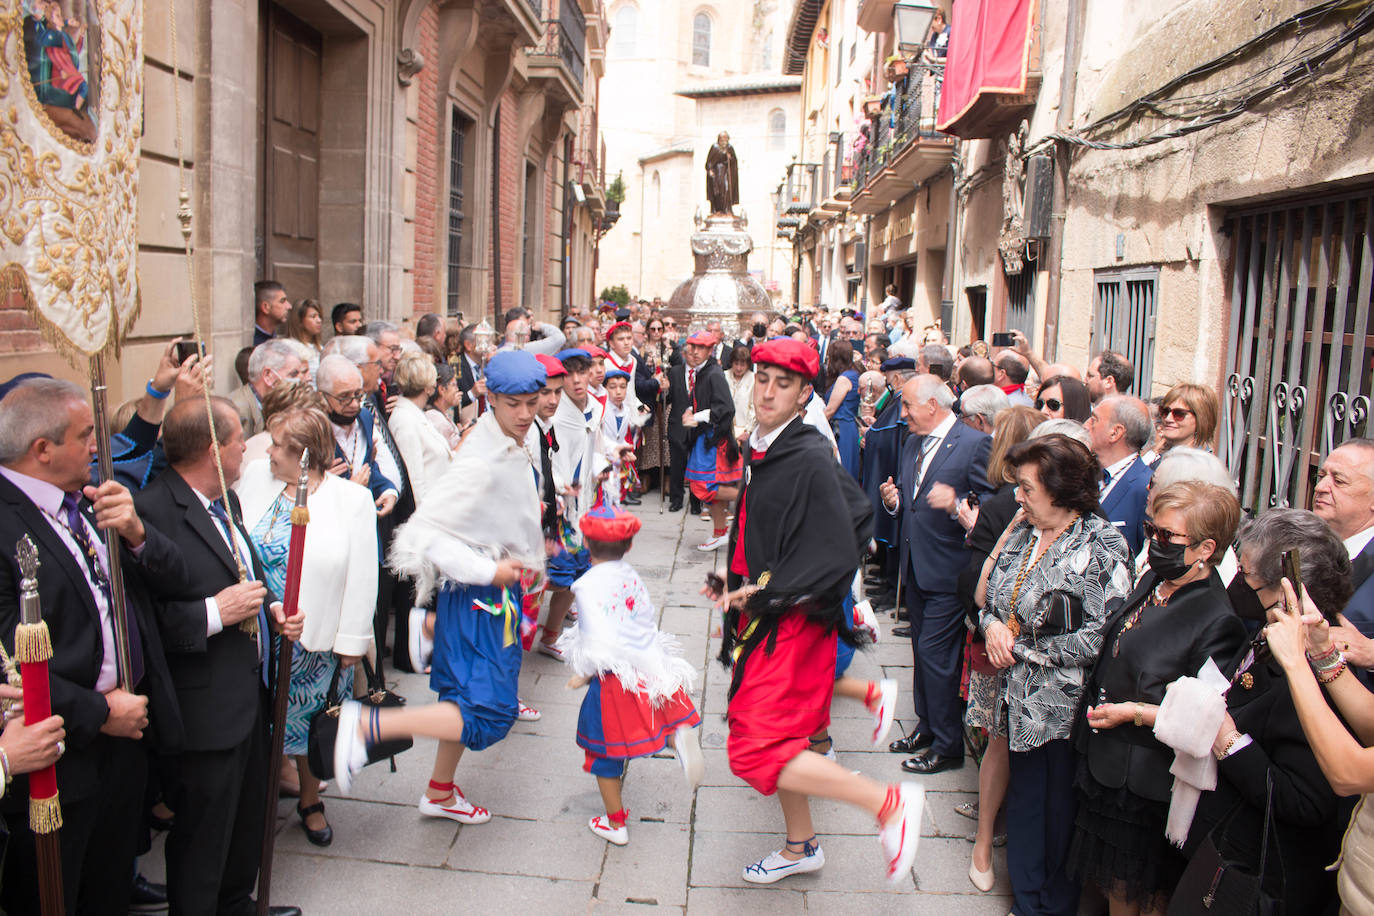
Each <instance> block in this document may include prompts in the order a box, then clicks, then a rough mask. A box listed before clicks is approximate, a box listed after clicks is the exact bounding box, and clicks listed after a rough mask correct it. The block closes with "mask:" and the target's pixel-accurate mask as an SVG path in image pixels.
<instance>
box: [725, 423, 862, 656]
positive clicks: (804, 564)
mask: <svg viewBox="0 0 1374 916" xmlns="http://www.w3.org/2000/svg"><path fill="white" fill-rule="evenodd" d="M746 451H747V450H746ZM740 499H741V503H740V505H741V507H742V512H741V513H740V514H741V515H743V517H744V519H745V524H744V533H743V538H744V559H745V565H746V566H747V567H748V569H749V579H750V580H751V581H753V582H758V581H759V579H760V578H761V577H762V576H763V575H764V573H768V581H767V584H766V585H765V586H764V587H763V588H761V589H759V591H758V592H756V593H755V594H754V595H753V596H752V597H751V598H750V599H749V601H748V602H747V604H746V606H745V611H746V612H747V613H748V614H749V616H750V618H751V619H757V620H758V622H759V625H758V626H757V627H755V628H754V635H753V636H751V637H750V638H749V640H748V641H747V642H748V643H750V644H751V645H749V646H746V647H745V651H746V652H747V651H750V650H751V649H752V647H753V646H755V645H758V644H759V643H761V642H762V641H763V640H767V641H768V643H769V644H771V643H772V641H773V638H774V637H775V636H776V633H777V626H778V621H779V619H780V618H781V617H782V615H783V614H786V613H790V612H801V613H805V614H807V615H809V616H811V617H814V618H816V619H818V620H820V621H822V622H824V623H826V624H827V625H829V626H832V627H837V628H838V629H839V631H840V634H841V638H844V639H846V640H847V641H850V642H852V641H853V639H852V637H850V636H849V629H848V628H847V627H841V626H840V623H841V622H842V619H843V613H844V611H843V608H842V607H841V604H842V602H843V601H844V597H845V594H846V593H847V592H848V590H849V587H850V585H851V584H852V582H853V579H854V573H855V572H856V571H857V570H858V568H859V563H860V561H861V560H862V558H863V553H864V551H865V550H866V549H867V547H868V542H869V540H870V539H871V538H872V536H873V507H872V506H871V505H870V504H869V501H868V497H867V496H866V495H865V494H864V491H863V490H861V489H860V488H859V485H858V484H857V483H855V481H854V478H853V477H851V476H850V475H849V472H847V471H846V470H845V469H844V468H843V467H841V466H840V464H839V462H837V461H836V460H835V453H834V450H833V449H832V448H831V446H830V443H829V441H827V440H826V438H825V437H824V436H822V435H821V434H820V433H819V432H817V431H816V430H815V429H813V428H812V427H810V426H807V425H806V423H805V422H803V420H802V418H801V417H800V416H799V417H796V418H795V419H793V420H792V422H791V423H789V424H788V425H787V427H786V428H784V429H783V431H782V432H781V433H779V434H778V437H777V439H775V440H774V441H773V444H772V446H771V447H770V448H769V449H768V451H767V452H766V453H765V454H764V455H763V456H762V457H759V458H757V459H755V458H754V457H753V456H752V455H750V454H746V458H745V474H744V487H743V490H742V493H741V497H740ZM740 537H741V534H740V528H739V516H737V517H736V518H735V522H734V524H733V525H732V526H731V529H730V549H729V552H728V553H727V554H726V556H727V557H729V558H731V559H732V560H733V558H734V556H735V545H736V544H737V543H738V541H739V539H740ZM740 584H741V577H740V576H739V575H738V574H736V573H734V572H731V574H730V587H731V588H738V587H739V585H740ZM738 616H739V615H738V612H737V611H730V612H728V613H727V615H726V620H725V627H724V631H723V632H724V640H723V643H722V646H721V655H720V658H721V661H722V662H723V663H725V664H726V665H727V666H728V665H729V664H731V660H732V653H733V650H734V648H735V634H736V624H737V623H738Z"/></svg>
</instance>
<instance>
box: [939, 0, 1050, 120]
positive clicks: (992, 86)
mask: <svg viewBox="0 0 1374 916" xmlns="http://www.w3.org/2000/svg"><path fill="white" fill-rule="evenodd" d="M1034 5H1035V2H1034V0H960V2H958V3H956V4H955V5H954V14H953V16H952V17H951V20H952V21H951V22H950V31H949V53H948V55H947V57H946V58H945V85H944V89H943V91H942V93H941V95H940V114H939V118H938V119H937V120H938V123H937V124H936V129H937V130H946V129H947V128H948V127H949V126H950V125H951V124H953V123H954V122H955V121H957V120H959V118H960V116H962V115H963V114H964V113H965V112H966V111H968V109H969V108H970V107H971V106H972V105H973V103H974V102H976V101H977V100H978V96H979V94H980V93H996V92H1004V93H1020V92H1025V91H1026V68H1027V65H1028V63H1029V59H1030V51H1031V38H1032V34H1031V27H1032V15H1031V13H1032V10H1033V7H1034Z"/></svg>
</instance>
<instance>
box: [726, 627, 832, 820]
mask: <svg viewBox="0 0 1374 916" xmlns="http://www.w3.org/2000/svg"><path fill="white" fill-rule="evenodd" d="M743 625H744V622H743V621H742V622H741V626H743ZM742 661H743V664H744V670H743V671H742V672H741V673H740V676H739V690H737V691H736V692H735V695H734V697H733V698H731V700H730V707H729V709H728V710H726V714H725V718H726V722H727V723H729V726H730V741H729V745H728V750H729V754H730V772H732V773H734V774H735V775H736V776H738V777H739V778H740V779H743V780H744V781H745V782H747V783H749V785H751V786H753V787H754V788H755V789H757V790H758V791H759V792H761V793H763V794H764V795H772V794H773V793H774V792H776V791H777V789H778V776H779V774H781V773H782V770H783V767H785V766H787V764H788V763H789V762H790V761H791V760H792V758H793V757H796V756H797V755H798V754H800V753H801V752H803V751H805V750H806V749H807V747H808V746H809V742H808V739H809V738H810V737H811V736H812V735H814V734H815V733H816V732H818V731H820V730H821V729H823V728H826V727H828V726H829V725H830V700H831V695H832V694H833V693H834V690H835V634H834V633H827V632H826V628H825V626H824V625H822V624H820V623H817V622H815V621H814V620H811V619H809V618H807V617H806V616H805V615H803V614H788V615H786V616H785V617H783V618H782V621H781V622H780V623H779V625H778V633H777V643H776V645H774V647H773V651H772V652H771V653H765V652H764V645H760V646H759V647H758V648H757V649H755V650H754V651H753V653H752V654H751V655H749V656H748V658H743V657H742ZM736 664H739V662H736Z"/></svg>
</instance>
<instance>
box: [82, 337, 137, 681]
mask: <svg viewBox="0 0 1374 916" xmlns="http://www.w3.org/2000/svg"><path fill="white" fill-rule="evenodd" d="M106 390H107V389H106V386H105V354H104V353H103V352H101V353H97V354H96V355H94V356H92V357H91V411H92V412H93V413H94V414H95V448H96V461H97V464H98V466H99V468H100V482H101V483H104V482H105V481H107V480H113V479H114V458H113V455H112V452H111V450H110V427H109V423H108V422H106V418H107V417H108V416H109V414H110V412H109V405H108V402H107V398H106ZM103 534H104V537H105V551H106V553H107V554H108V556H109V559H110V569H109V574H110V626H111V628H112V629H113V630H114V647H115V664H116V666H117V668H118V671H119V686H121V687H123V688H124V689H125V690H127V691H129V692H130V693H133V692H134V674H133V665H132V662H131V661H130V659H131V658H132V656H130V654H129V621H128V617H126V616H125V615H126V614H127V610H126V608H125V606H124V602H125V598H124V568H123V566H121V565H120V562H119V554H120V549H121V545H120V542H119V532H117V531H115V530H114V529H113V528H106V529H105V531H104V532H103Z"/></svg>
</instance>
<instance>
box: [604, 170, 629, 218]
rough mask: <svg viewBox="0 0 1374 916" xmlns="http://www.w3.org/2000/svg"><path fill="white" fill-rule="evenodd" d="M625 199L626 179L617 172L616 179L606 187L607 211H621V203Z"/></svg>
mask: <svg viewBox="0 0 1374 916" xmlns="http://www.w3.org/2000/svg"><path fill="white" fill-rule="evenodd" d="M624 200H625V179H624V178H623V177H622V175H621V173H620V172H616V174H615V179H614V180H613V181H612V182H611V183H610V185H609V186H608V187H607V188H606V212H608V213H610V212H615V213H619V212H620V204H621V203H622V202H623V201H624Z"/></svg>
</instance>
